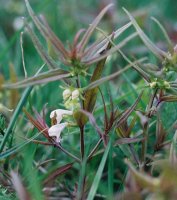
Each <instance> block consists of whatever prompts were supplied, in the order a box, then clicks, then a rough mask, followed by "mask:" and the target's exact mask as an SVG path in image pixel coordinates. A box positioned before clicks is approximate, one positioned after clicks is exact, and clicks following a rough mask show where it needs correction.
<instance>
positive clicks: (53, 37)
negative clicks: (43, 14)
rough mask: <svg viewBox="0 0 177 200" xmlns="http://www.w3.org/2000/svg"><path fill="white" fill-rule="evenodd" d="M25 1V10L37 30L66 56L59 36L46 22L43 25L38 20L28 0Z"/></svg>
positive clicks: (66, 53)
mask: <svg viewBox="0 0 177 200" xmlns="http://www.w3.org/2000/svg"><path fill="white" fill-rule="evenodd" d="M25 3H26V7H27V10H28V12H29V14H30V16H31V18H32V20H33V22H34V23H35V25H36V27H37V28H38V30H39V31H40V33H41V34H42V35H43V37H44V38H45V39H46V40H47V39H48V40H49V41H50V42H51V43H52V45H53V46H54V47H55V48H56V50H58V51H59V52H60V53H61V54H62V56H63V57H64V58H67V57H68V52H67V51H66V50H65V48H64V46H63V43H62V42H61V41H60V40H59V38H58V37H57V36H56V35H55V34H54V33H53V32H52V31H51V29H50V28H49V26H47V27H46V23H45V26H44V25H43V24H42V23H41V22H40V20H39V19H38V18H37V17H36V16H35V14H34V12H33V10H32V8H31V6H30V4H29V2H28V0H25Z"/></svg>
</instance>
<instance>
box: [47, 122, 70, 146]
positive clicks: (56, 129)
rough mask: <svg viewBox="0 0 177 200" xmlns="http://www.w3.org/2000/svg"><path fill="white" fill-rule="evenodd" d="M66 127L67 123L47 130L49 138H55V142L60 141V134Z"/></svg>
mask: <svg viewBox="0 0 177 200" xmlns="http://www.w3.org/2000/svg"><path fill="white" fill-rule="evenodd" d="M67 125H68V123H61V124H56V125H54V126H52V127H50V128H49V130H48V133H49V136H50V137H56V142H60V141H61V137H60V135H61V132H62V131H63V129H64V128H65V127H66V126H67Z"/></svg>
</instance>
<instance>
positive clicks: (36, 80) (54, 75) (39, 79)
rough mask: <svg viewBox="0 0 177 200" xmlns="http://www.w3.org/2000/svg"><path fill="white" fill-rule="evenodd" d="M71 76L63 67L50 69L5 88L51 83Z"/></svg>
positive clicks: (7, 85)
mask: <svg viewBox="0 0 177 200" xmlns="http://www.w3.org/2000/svg"><path fill="white" fill-rule="evenodd" d="M68 77H70V74H69V73H67V72H66V71H64V70H61V69H55V70H50V71H48V72H43V73H41V74H39V75H37V76H33V77H30V78H27V79H24V80H22V81H20V82H17V83H14V84H6V85H4V88H9V89H13V88H23V87H27V86H32V85H37V84H42V83H49V82H53V81H56V80H61V79H64V78H68Z"/></svg>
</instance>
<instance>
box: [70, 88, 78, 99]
mask: <svg viewBox="0 0 177 200" xmlns="http://www.w3.org/2000/svg"><path fill="white" fill-rule="evenodd" d="M78 97H79V90H78V89H76V90H74V91H73V92H72V99H77V98H78Z"/></svg>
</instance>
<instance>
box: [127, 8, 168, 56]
mask: <svg viewBox="0 0 177 200" xmlns="http://www.w3.org/2000/svg"><path fill="white" fill-rule="evenodd" d="M123 10H124V11H125V13H126V14H127V15H128V17H129V19H130V20H131V22H132V24H133V26H134V27H135V29H136V31H137V33H138V34H139V36H140V38H141V39H142V41H143V42H144V43H145V45H146V46H147V47H148V48H149V49H150V50H151V51H152V52H153V53H154V55H156V56H157V57H158V58H159V59H161V60H162V58H163V57H168V54H167V53H166V52H164V51H162V50H161V49H159V48H158V47H157V46H155V45H154V44H153V42H152V41H151V40H150V39H149V38H148V37H147V35H146V34H145V33H144V32H143V31H142V29H141V28H140V26H139V25H138V23H137V22H136V20H135V19H134V18H133V16H132V15H131V14H130V13H129V12H128V11H127V10H126V9H125V8H123Z"/></svg>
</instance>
